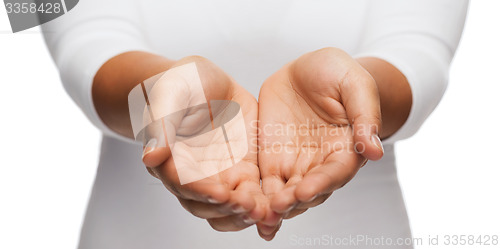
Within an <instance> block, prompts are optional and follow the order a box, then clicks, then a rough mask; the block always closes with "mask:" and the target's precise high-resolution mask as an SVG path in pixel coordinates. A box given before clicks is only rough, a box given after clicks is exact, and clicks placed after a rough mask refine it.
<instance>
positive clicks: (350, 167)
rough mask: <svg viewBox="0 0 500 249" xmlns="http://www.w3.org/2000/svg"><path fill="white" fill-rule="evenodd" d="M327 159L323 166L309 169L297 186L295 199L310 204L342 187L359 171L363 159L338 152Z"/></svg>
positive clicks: (351, 153)
mask: <svg viewBox="0 0 500 249" xmlns="http://www.w3.org/2000/svg"><path fill="white" fill-rule="evenodd" d="M331 157H335V158H334V159H330V161H328V160H329V159H328V158H327V162H326V163H325V164H324V165H321V166H318V167H315V168H313V169H311V171H309V172H308V173H307V174H306V175H305V176H304V179H303V180H302V181H301V182H300V183H298V184H297V188H296V190H295V197H296V198H297V199H298V200H299V201H301V202H311V201H313V200H314V199H315V198H316V197H318V196H319V195H321V194H326V193H331V192H333V191H334V190H336V189H338V188H341V187H343V186H344V185H345V184H346V183H347V182H349V181H350V180H351V179H352V178H353V177H354V176H355V174H356V173H357V171H358V170H359V168H360V166H361V164H362V163H363V158H362V157H361V156H359V155H356V154H355V153H354V152H345V151H344V152H338V153H335V154H333V155H332V156H331Z"/></svg>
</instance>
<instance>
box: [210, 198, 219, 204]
mask: <svg viewBox="0 0 500 249" xmlns="http://www.w3.org/2000/svg"><path fill="white" fill-rule="evenodd" d="M208 202H210V203H212V204H219V203H220V202H219V201H218V200H216V199H214V198H212V197H208Z"/></svg>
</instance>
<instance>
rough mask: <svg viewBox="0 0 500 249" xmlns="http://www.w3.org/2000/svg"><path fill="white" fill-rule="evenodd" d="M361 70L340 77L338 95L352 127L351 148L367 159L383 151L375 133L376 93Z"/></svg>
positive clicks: (378, 124) (378, 116) (377, 123)
mask: <svg viewBox="0 0 500 249" xmlns="http://www.w3.org/2000/svg"><path fill="white" fill-rule="evenodd" d="M361 70H362V71H361V72H357V73H348V74H347V75H346V77H344V79H343V81H342V82H341V86H340V92H341V98H342V101H343V104H344V107H345V109H346V112H347V117H348V119H349V121H350V123H351V125H352V128H353V132H354V134H353V135H354V148H355V149H356V151H357V152H358V153H360V154H361V155H362V156H364V157H365V158H367V159H369V160H379V159H380V158H382V156H383V155H384V148H383V145H382V142H381V140H380V137H379V131H380V129H381V128H382V127H381V126H382V117H381V110H380V99H379V93H378V88H377V84H376V82H375V80H374V79H373V78H372V77H371V75H370V74H369V73H368V72H367V71H365V70H364V69H361Z"/></svg>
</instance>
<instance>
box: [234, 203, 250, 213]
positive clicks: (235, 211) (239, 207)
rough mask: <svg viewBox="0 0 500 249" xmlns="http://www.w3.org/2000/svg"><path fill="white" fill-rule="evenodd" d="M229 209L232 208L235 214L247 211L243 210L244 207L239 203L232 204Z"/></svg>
mask: <svg viewBox="0 0 500 249" xmlns="http://www.w3.org/2000/svg"><path fill="white" fill-rule="evenodd" d="M231 209H232V210H233V212H234V213H237V214H241V213H244V212H246V211H247V210H245V208H244V207H242V206H240V205H239V204H236V205H234V206H233V207H232V208H231Z"/></svg>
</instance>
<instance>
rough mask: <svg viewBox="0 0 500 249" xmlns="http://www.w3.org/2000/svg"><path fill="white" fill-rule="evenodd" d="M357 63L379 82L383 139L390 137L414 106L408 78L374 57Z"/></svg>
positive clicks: (380, 133)
mask: <svg viewBox="0 0 500 249" xmlns="http://www.w3.org/2000/svg"><path fill="white" fill-rule="evenodd" d="M357 61H358V62H359V63H360V64H361V65H362V66H363V67H364V68H365V69H366V70H367V71H368V72H369V73H370V74H371V75H372V77H373V78H374V79H375V81H376V82H377V87H378V91H379V95H380V108H381V110H382V122H383V125H382V129H381V131H379V135H380V137H381V138H382V139H384V138H388V137H390V136H391V135H392V134H394V133H395V132H396V131H398V130H399V128H401V126H403V124H404V123H405V122H406V119H407V118H408V116H409V114H410V110H411V106H412V93H411V88H410V85H409V84H408V81H407V79H406V77H405V76H404V75H403V74H402V73H401V72H400V71H399V70H398V69H397V68H395V67H394V66H393V65H391V64H390V63H388V62H386V61H384V60H381V59H378V58H372V57H365V58H359V59H357Z"/></svg>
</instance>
